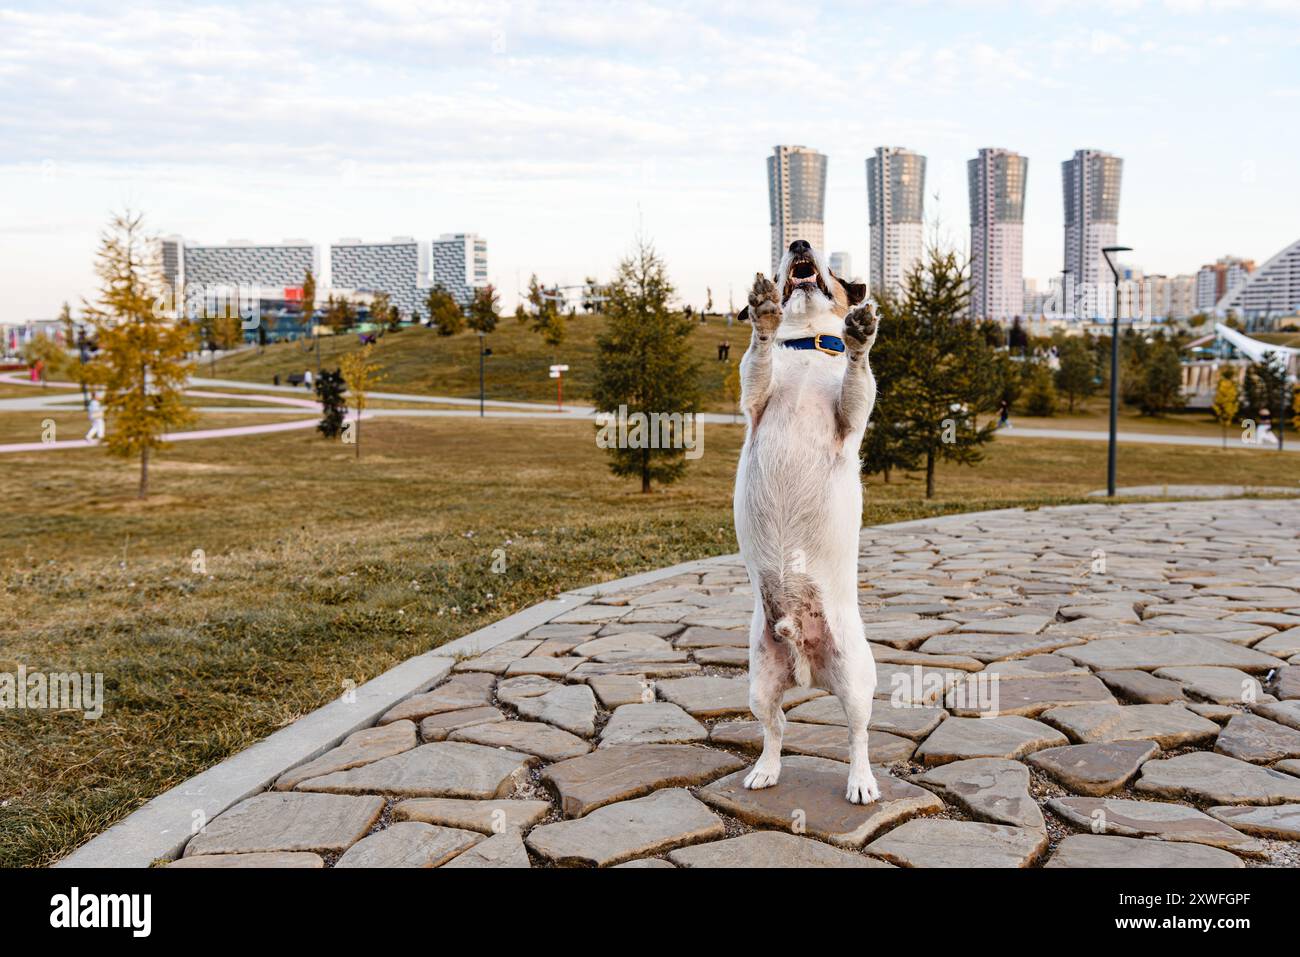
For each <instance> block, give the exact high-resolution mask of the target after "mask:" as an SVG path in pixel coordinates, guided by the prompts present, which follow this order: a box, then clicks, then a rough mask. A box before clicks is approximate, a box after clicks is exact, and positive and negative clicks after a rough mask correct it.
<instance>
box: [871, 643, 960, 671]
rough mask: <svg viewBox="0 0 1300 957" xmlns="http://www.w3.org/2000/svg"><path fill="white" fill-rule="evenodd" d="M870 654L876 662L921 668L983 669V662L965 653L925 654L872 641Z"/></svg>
mask: <svg viewBox="0 0 1300 957" xmlns="http://www.w3.org/2000/svg"><path fill="white" fill-rule="evenodd" d="M871 656H872V657H873V658H874V659H875V660H876V664H886V665H921V666H922V667H923V668H953V669H956V670H958V671H982V670H984V662H982V661H978V660H976V659H975V658H968V657H966V656H965V655H927V654H925V653H924V652H920V651H907V650H905V649H901V648H890V647H889V646H887V645H879V644H874V643H872V644H871Z"/></svg>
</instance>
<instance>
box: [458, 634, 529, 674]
mask: <svg viewBox="0 0 1300 957" xmlns="http://www.w3.org/2000/svg"><path fill="white" fill-rule="evenodd" d="M540 644H541V641H540V640H537V639H532V638H529V639H522V638H521V639H516V640H514V641H506V642H502V643H501V644H499V645H497V646H496V647H495V648H492V649H489V650H488V651H485V652H484V653H483V654H481V655H475V656H474V657H471V658H466V659H464V660H463V661H458V662H456V664H455V666H454V667H453V668H452V671H454V672H456V673H457V674H461V673H463V672H482V673H485V674H495V675H499V674H501V673H502V672H504V671H505V670H506V669H507V668H509V667H510V663H511V662H513V661H514V660H516V659H517V658H526V657H527V656H528V655H530V654H532V653H533V651H535V650H536V648H537V646H538V645H540Z"/></svg>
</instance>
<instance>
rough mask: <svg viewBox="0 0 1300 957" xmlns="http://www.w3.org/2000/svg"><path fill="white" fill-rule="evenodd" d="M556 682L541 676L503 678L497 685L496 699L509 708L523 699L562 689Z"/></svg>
mask: <svg viewBox="0 0 1300 957" xmlns="http://www.w3.org/2000/svg"><path fill="white" fill-rule="evenodd" d="M563 687H564V685H562V684H560V682H558V681H552V680H551V679H550V678H546V677H543V676H542V675H520V676H518V677H516V678H503V679H501V681H499V682H498V683H497V699H498V700H499V701H501V702H502V703H504V704H508V705H511V706H514V705H517V704H519V702H520V701H522V700H524V699H525V698H536V697H538V696H540V695H544V694H546V693H547V692H548V691H555V690H556V689H557V688H563Z"/></svg>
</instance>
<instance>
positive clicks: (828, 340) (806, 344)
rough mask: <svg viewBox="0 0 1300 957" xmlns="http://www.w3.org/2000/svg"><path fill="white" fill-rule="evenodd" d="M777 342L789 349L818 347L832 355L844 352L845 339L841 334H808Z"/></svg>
mask: <svg viewBox="0 0 1300 957" xmlns="http://www.w3.org/2000/svg"><path fill="white" fill-rule="evenodd" d="M777 344H778V345H781V346H785V348H787V349H816V350H817V351H818V352H825V353H827V354H828V355H832V356H838V355H843V354H844V340H843V339H841V338H840V337H839V336H806V337H805V338H803V339H786V340H784V341H782V342H779V343H777Z"/></svg>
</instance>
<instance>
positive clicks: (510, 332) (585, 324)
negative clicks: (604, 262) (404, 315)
mask: <svg viewBox="0 0 1300 957" xmlns="http://www.w3.org/2000/svg"><path fill="white" fill-rule="evenodd" d="M604 327H605V319H604V317H602V316H590V315H581V316H576V317H574V318H572V319H570V320H569V321H568V335H567V338H566V341H565V343H564V344H563V345H561V346H560V347H559V348H558V349H555V350H552V349H551V348H550V347H549V346H547V345H546V344H545V343H544V342H542V340H541V337H540V336H538V335H536V334H535V333H533V332H530V331H529V330H528V327H527V326H522V325H520V324H519V323H518V322H516V321H515V319H514V317H513V316H506V317H504V318H503V319H502V320H501V324H500V325H499V326H497V330H496V332H494V333H492V335H490V336H488V347H489V348H490V349H491V350H492V355H491V357H489V358H488V359H487V360H486V363H485V366H484V369H485V373H484V377H485V391H486V392H487V397H488V398H489V399H513V400H524V401H530V402H554V401H555V392H556V389H555V385H556V383H555V380H554V379H552V378H550V377H549V371H550V367H551V365H552V364H560V363H563V364H566V365H568V366H569V371H568V372H567V373H565V376H564V395H565V398H566V399H569V400H572V401H574V402H587V401H589V400H590V398H591V385H592V380H593V375H594V371H595V366H596V358H595V357H596V336H597V335H598V334H599V333H600V332H601V331H603V329H604ZM724 338H726V339H728V340H729V341H730V342H731V360H732V363H736V362H739V361H740V357H741V354H742V353H744V351H745V346H746V345H747V344H748V343H749V326H748V325H745V324H743V323H738V324H733V325H732V326H731V327H730V329H728V328H727V324H726V320H725V319H722V318H718V317H717V316H711V317H710V318H709V320H708V322H707V323H705V324H703V325H697V326H696V327H695V333H694V335H693V336H692V349H693V352H694V354H695V357H696V358H697V359H698V360H699V365H700V386H701V388H702V389H703V391H704V395H705V402H704V410H705V411H708V412H729V411H731V406H730V405H729V404H728V403H727V401H726V398H725V395H724V391H723V388H722V382H723V379H724V378H725V376H726V371H727V363H723V362H718V361H717V356H718V343H719V342H720V341H721V340H722V339H724ZM357 348H358V345H357V338H356V336H350V335H347V336H323V337H322V338H321V341H320V354H321V364H322V365H323V366H325V367H326V368H331V369H332V368H335V367H336V366H337V365H338V361H339V357H340V356H342V355H344V354H346V353H348V352H352V351H353V350H355V349H357ZM478 348H479V345H478V336H477V335H476V334H474V333H472V332H463V333H460V334H459V335H455V336H445V337H444V336H439V335H438V334H437V333H436V332H434V331H432V330H429V329H425V328H423V327H419V326H413V327H410V328H407V329H403V330H401V331H400V332H390V333H387V334H386V335H384V337H383V338H382V339H380V340H379V341H378V342H377V343H376V344H375V360H376V361H377V362H379V363H381V364H382V365H383V368H384V376H385V378H384V381H383V382H382V383H381V384H380V385H379V386H378V387H377V389H378V390H379V391H386V392H414V393H422V394H427V395H446V396H455V397H473V398H474V399H477V398H478V366H479V359H478ZM308 368H310V369H313V370H314V369H315V368H316V354H315V352H314V351H310V350H308V349H307V348H306V347H305V346H304V344H303V343H302V342H282V343H277V344H275V345H270V346H267V347H266V349H265V351H262V352H259V351H258V350H257V349H249V350H245V351H243V352H239V353H236V354H234V355H231V356H226V357H225V358H222V359H218V360H217V365H216V369H217V371H216V373H215V376H216V377H217V378H227V379H244V380H248V381H252V382H258V383H262V384H270V382H271V381H272V379H273V378H274V376H275V375H276V374H279V376H280V381H281V382H287V381H288V376H289V375H290V374H292V373H302V372H303V370H305V369H308ZM209 374H210V370H209V366H208V364H207V363H206V362H205V363H203V367H202V369H201V370H199V371H198V372H197V375H199V376H208V375H209Z"/></svg>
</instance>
